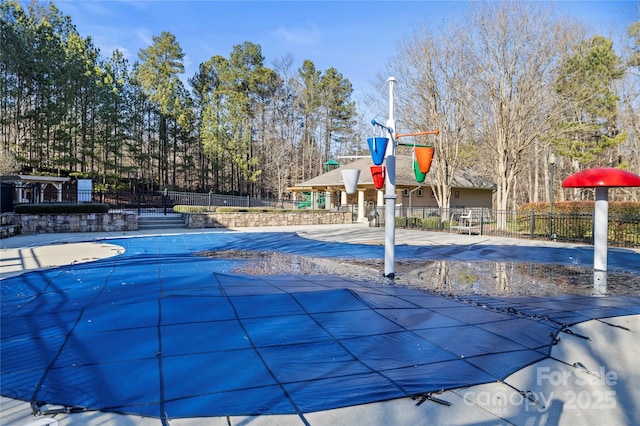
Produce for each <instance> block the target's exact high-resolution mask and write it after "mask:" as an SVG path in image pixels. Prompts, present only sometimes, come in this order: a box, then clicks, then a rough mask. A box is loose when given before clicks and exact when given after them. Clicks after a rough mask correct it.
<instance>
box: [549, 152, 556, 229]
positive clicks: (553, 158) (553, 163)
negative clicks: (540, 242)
mask: <svg viewBox="0 0 640 426" xmlns="http://www.w3.org/2000/svg"><path fill="white" fill-rule="evenodd" d="M555 167H556V156H555V154H554V153H553V152H552V153H551V154H549V239H552V238H553V171H554V169H555Z"/></svg>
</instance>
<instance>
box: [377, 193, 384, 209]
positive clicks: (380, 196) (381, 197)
mask: <svg viewBox="0 0 640 426" xmlns="http://www.w3.org/2000/svg"><path fill="white" fill-rule="evenodd" d="M376 205H377V206H378V207H380V206H384V191H378V199H377V200H376Z"/></svg>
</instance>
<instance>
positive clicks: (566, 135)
mask: <svg viewBox="0 0 640 426" xmlns="http://www.w3.org/2000/svg"><path fill="white" fill-rule="evenodd" d="M636 7H637V6H636ZM552 12H553V10H552V9H551V8H550V7H549V5H545V4H542V3H537V2H489V3H474V4H473V5H472V6H471V7H470V10H469V12H468V13H467V14H466V16H465V17H464V19H462V20H461V21H460V23H459V24H457V25H453V26H452V27H450V28H444V29H442V30H440V31H435V30H434V29H433V28H430V27H429V26H428V25H425V26H423V27H421V28H420V29H419V30H417V31H415V32H414V34H413V36H412V37H411V38H409V39H407V40H405V42H404V44H403V45H402V47H401V48H400V49H399V50H398V54H397V56H396V57H395V58H394V60H392V61H390V65H389V66H388V69H387V72H388V74H389V75H397V76H401V77H402V80H404V82H403V84H399V85H398V94H397V95H396V97H395V98H396V99H397V101H396V103H397V109H399V111H400V112H399V114H398V115H399V116H401V117H405V121H404V123H403V125H404V126H406V127H408V128H411V129H414V130H418V129H420V130H429V129H433V128H438V129H439V130H440V134H439V135H438V136H436V142H435V148H436V155H435V157H434V166H432V171H431V172H430V173H432V177H435V181H436V184H435V185H434V188H433V189H434V194H435V196H436V199H437V200H438V204H439V205H440V206H449V205H450V204H449V203H450V200H451V179H452V177H453V176H454V175H455V172H456V171H466V170H474V171H476V172H478V173H481V174H483V175H484V176H485V177H487V178H488V179H489V180H490V181H491V182H494V183H495V185H496V190H495V202H494V207H495V208H497V209H499V210H507V209H516V208H517V206H518V205H521V204H522V203H530V202H538V201H543V200H545V201H548V200H549V199H550V197H551V194H553V195H554V196H555V197H557V198H556V200H559V201H564V200H565V199H593V190H592V189H591V190H571V191H568V190H563V189H562V188H561V181H562V180H563V179H564V178H566V177H567V176H569V175H570V174H572V173H575V172H577V171H579V170H582V169H585V168H590V167H619V168H623V169H626V170H630V171H632V172H635V173H640V127H639V126H638V124H639V119H640V21H638V22H635V23H633V24H632V25H630V26H629V28H628V29H627V31H626V37H627V38H626V41H627V43H626V44H625V45H624V46H622V47H621V48H620V49H619V50H620V54H619V53H617V52H616V50H615V49H614V43H613V41H612V40H611V39H609V38H607V37H604V36H601V35H592V36H587V32H586V30H585V29H584V28H583V26H582V25H581V24H579V23H577V22H571V21H570V20H568V19H558V18H557V17H555V16H554V14H553V13H552ZM638 12H639V11H638V10H635V13H636V14H637V13H638ZM552 170H555V176H554V182H553V184H551V182H550V178H551V176H552V175H553V173H552ZM550 191H552V192H551V193H550ZM614 192H615V195H614V197H615V198H616V199H623V200H628V201H640V194H639V191H638V188H626V189H620V190H617V191H614Z"/></svg>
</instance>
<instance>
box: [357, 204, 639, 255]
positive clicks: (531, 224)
mask: <svg viewBox="0 0 640 426" xmlns="http://www.w3.org/2000/svg"><path fill="white" fill-rule="evenodd" d="M469 212H471V213H472V214H471V215H470V216H471V217H470V219H467V218H466V217H468V216H469ZM376 213H377V215H378V218H377V220H378V222H377V223H378V224H379V225H383V224H384V207H378V208H377V209H376ZM369 217H372V215H371V214H370V213H369ZM396 226H398V227H401V228H417V229H424V230H429V231H447V232H460V233H469V234H479V235H493V236H500V237H511V238H530V239H545V240H553V241H561V242H575V243H584V244H593V214H592V213H553V214H552V215H551V214H542V213H535V212H534V211H504V210H493V209H487V208H474V209H464V210H462V209H440V208H430V207H419V208H407V207H398V208H396ZM608 240H609V245H611V246H616V247H635V248H637V247H640V216H639V215H615V214H610V215H609V226H608Z"/></svg>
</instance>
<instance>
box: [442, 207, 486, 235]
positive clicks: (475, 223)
mask: <svg viewBox="0 0 640 426" xmlns="http://www.w3.org/2000/svg"><path fill="white" fill-rule="evenodd" d="M456 217H457V219H456ZM454 221H455V222H457V223H458V224H457V225H455V226H451V227H449V233H451V230H452V229H455V230H457V231H458V232H460V231H466V232H467V233H469V235H471V231H474V232H477V233H478V234H482V232H481V229H480V217H479V215H478V214H474V212H473V210H469V211H467V212H466V213H454V214H452V215H451V222H454Z"/></svg>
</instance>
